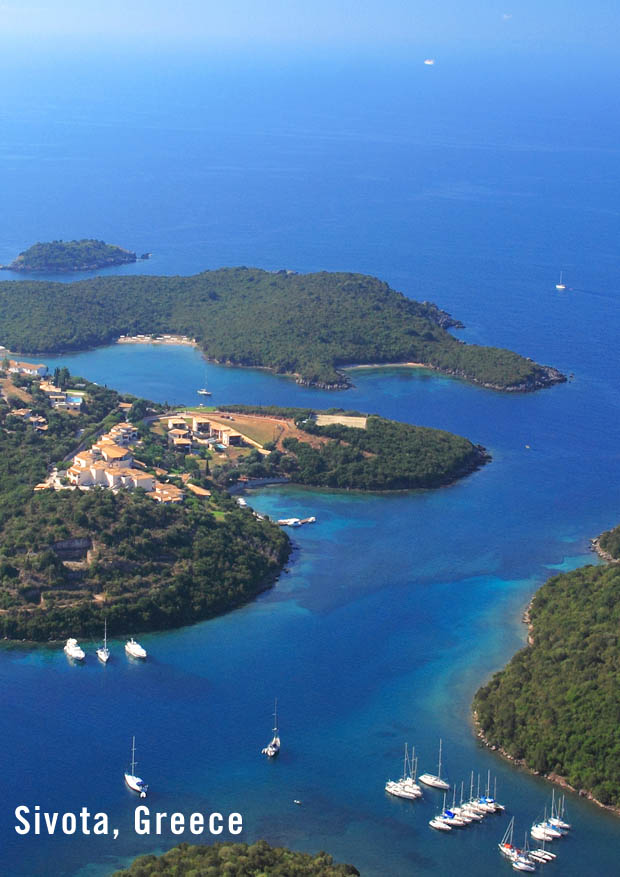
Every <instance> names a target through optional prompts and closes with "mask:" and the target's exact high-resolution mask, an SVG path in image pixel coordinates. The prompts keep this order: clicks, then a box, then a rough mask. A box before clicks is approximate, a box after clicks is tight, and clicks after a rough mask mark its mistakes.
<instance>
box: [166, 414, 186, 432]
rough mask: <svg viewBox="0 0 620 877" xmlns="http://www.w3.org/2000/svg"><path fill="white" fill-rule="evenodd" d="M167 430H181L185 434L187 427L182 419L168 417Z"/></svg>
mask: <svg viewBox="0 0 620 877" xmlns="http://www.w3.org/2000/svg"><path fill="white" fill-rule="evenodd" d="M168 429H183V430H185V432H187V430H188V426H187V423H186V422H185V420H183V418H182V417H169V418H168Z"/></svg>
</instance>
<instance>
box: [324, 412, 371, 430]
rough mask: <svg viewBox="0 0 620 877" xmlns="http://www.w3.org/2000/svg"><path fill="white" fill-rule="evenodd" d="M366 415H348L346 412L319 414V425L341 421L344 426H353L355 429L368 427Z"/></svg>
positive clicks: (328, 424)
mask: <svg viewBox="0 0 620 877" xmlns="http://www.w3.org/2000/svg"><path fill="white" fill-rule="evenodd" d="M366 420H367V418H366V417H347V415H346V414H317V416H316V425H317V426H330V425H331V424H332V423H339V424H341V425H342V426H351V427H353V429H366Z"/></svg>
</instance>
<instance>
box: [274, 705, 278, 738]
mask: <svg viewBox="0 0 620 877" xmlns="http://www.w3.org/2000/svg"><path fill="white" fill-rule="evenodd" d="M273 724H274V728H273V733H274V734H277V733H278V698H277V697H276V702H275V705H274V708H273Z"/></svg>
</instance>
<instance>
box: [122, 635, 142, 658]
mask: <svg viewBox="0 0 620 877" xmlns="http://www.w3.org/2000/svg"><path fill="white" fill-rule="evenodd" d="M125 653H126V654H127V655H129V657H130V658H140V659H141V660H144V659H145V658H146V649H143V648H142V646H141V645H140V643H137V642H135V640H129V642H127V643H125Z"/></svg>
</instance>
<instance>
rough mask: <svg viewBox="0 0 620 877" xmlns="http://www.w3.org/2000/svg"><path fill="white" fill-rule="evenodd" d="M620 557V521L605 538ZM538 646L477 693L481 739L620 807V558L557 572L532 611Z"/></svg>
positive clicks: (530, 618) (533, 638) (612, 552)
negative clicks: (619, 525)
mask: <svg viewBox="0 0 620 877" xmlns="http://www.w3.org/2000/svg"><path fill="white" fill-rule="evenodd" d="M599 544H603V545H604V546H605V547H604V549H603V550H604V551H605V552H606V553H608V554H609V557H610V560H611V561H617V560H618V559H620V527H617V528H616V529H615V530H612V531H609V532H608V533H606V534H603V536H601V537H600V540H599ZM527 618H528V622H529V625H530V633H529V645H528V646H526V648H524V649H522V650H521V651H519V652H517V654H516V655H515V656H514V657H513V658H512V660H511V661H510V662H509V663H508V665H507V666H506V667H505V668H504V669H503V670H502V671H501V672H499V673H496V674H495V675H494V676H493V678H492V679H491V680H490V681H489V682H488V683H487V684H486V685H484V686H482V688H480V690H479V691H478V692H477V693H476V696H475V698H474V703H473V708H474V716H475V720H476V724H477V727H478V730H479V735H480V737H481V739H482V740H483V741H484V742H485V743H486V744H487V745H489V746H491V747H493V748H497V749H499V750H500V751H501V752H502V753H503V754H504V755H506V756H508V757H509V758H511V759H513V760H514V761H516V762H519V763H522V764H524V765H526V766H527V767H529V768H531V769H532V770H534V771H535V772H536V773H541V774H544V775H545V776H547V777H548V778H549V779H551V780H553V781H555V782H560V783H562V784H564V785H568V786H569V787H571V788H573V789H575V790H577V791H579V792H580V794H585V795H587V796H588V797H590V798H592V799H593V800H595V801H597V802H598V803H600V804H602V805H604V806H607V807H612V808H614V809H616V810H618V809H619V808H620V761H619V760H618V751H620V724H619V722H618V717H619V716H620V670H619V669H618V668H619V667H620V565H618V563H615V562H611V563H609V564H608V565H604V566H584V567H581V568H580V569H576V570H573V571H572V572H568V573H562V574H561V575H557V576H553V578H551V579H549V580H548V581H547V582H546V583H545V584H544V585H543V586H542V588H540V590H539V591H538V592H537V593H536V595H535V597H534V599H533V600H532V603H531V605H530V607H529V610H528V613H527Z"/></svg>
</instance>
